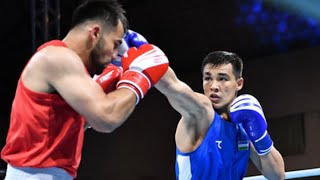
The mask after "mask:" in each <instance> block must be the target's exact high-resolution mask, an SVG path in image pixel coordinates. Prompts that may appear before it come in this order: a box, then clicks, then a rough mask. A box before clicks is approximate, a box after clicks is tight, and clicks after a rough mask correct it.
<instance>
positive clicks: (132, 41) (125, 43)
mask: <svg viewBox="0 0 320 180" xmlns="http://www.w3.org/2000/svg"><path fill="white" fill-rule="evenodd" d="M143 44H148V41H147V40H146V38H144V37H143V36H142V35H141V34H139V33H137V32H135V31H132V30H128V31H127V32H126V33H125V34H124V36H123V39H122V43H121V45H120V46H119V48H118V56H117V58H116V59H115V60H113V61H112V64H114V65H116V66H121V58H122V56H123V54H124V53H126V52H127V51H128V49H129V48H130V47H136V48H138V47H140V46H141V45H143Z"/></svg>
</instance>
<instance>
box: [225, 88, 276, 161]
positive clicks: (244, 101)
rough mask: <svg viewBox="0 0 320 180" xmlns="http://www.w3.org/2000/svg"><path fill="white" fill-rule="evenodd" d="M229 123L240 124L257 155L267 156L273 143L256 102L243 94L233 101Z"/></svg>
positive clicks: (260, 108)
mask: <svg viewBox="0 0 320 180" xmlns="http://www.w3.org/2000/svg"><path fill="white" fill-rule="evenodd" d="M230 117H231V121H232V122H234V123H242V125H243V128H244V130H245V131H246V133H247V135H248V136H249V138H250V140H251V142H252V144H253V145H254V147H255V149H256V151H257V153H258V155H260V156H261V155H265V154H268V153H269V152H270V151H271V149H272V147H273V141H272V139H271V137H270V135H269V134H268V131H267V121H266V118H265V116H264V113H263V111H262V107H261V105H260V103H259V102H258V100H257V99H256V98H255V97H253V96H252V95H249V94H245V95H241V96H238V97H237V98H235V99H234V101H233V102H232V104H231V107H230Z"/></svg>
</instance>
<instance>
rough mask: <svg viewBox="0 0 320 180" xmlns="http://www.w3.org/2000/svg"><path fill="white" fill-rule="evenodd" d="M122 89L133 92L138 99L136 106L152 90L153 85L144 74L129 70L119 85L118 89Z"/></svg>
mask: <svg viewBox="0 0 320 180" xmlns="http://www.w3.org/2000/svg"><path fill="white" fill-rule="evenodd" d="M120 88H127V89H130V90H131V91H133V93H134V94H135V95H136V97H137V101H136V104H138V103H139V101H140V99H143V97H144V95H145V94H146V93H147V92H148V90H149V89H150V88H151V83H150V81H149V79H148V78H147V77H146V76H145V75H144V74H143V73H141V72H139V71H134V70H127V71H126V72H124V74H123V76H122V78H121V79H120V81H119V82H118V83H117V89H120Z"/></svg>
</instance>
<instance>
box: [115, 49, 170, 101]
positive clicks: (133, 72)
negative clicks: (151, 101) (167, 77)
mask: <svg viewBox="0 0 320 180" xmlns="http://www.w3.org/2000/svg"><path fill="white" fill-rule="evenodd" d="M121 61H122V68H123V70H124V73H123V76H122V77H121V79H120V81H119V82H118V83H117V88H118V89H119V88H128V89H130V90H132V91H133V92H134V93H135V95H136V97H137V102H136V104H138V103H139V101H140V99H142V98H143V97H144V95H145V94H146V93H147V92H148V90H149V89H150V88H151V87H152V86H154V85H155V84H156V83H157V82H158V81H159V80H160V78H161V77H162V76H163V75H164V73H165V72H166V71H167V69H168V67H169V61H168V58H167V57H166V55H165V54H164V53H163V52H162V50H161V49H159V48H158V47H157V46H155V45H151V44H144V45H142V46H140V47H139V48H135V47H132V48H130V49H129V50H128V51H127V53H125V54H124V55H123V57H122V60H121Z"/></svg>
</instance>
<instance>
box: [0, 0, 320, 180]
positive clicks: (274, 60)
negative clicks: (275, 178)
mask: <svg viewBox="0 0 320 180" xmlns="http://www.w3.org/2000/svg"><path fill="white" fill-rule="evenodd" d="M81 2H82V1H80V0H64V1H62V0H24V1H21V0H10V1H4V2H3V3H2V6H1V11H0V13H1V14H0V15H1V24H2V27H1V28H0V30H1V31H0V42H1V43H2V48H1V54H2V60H1V68H2V70H1V73H2V74H1V76H0V78H1V82H2V88H1V91H0V92H1V94H0V100H1V101H0V102H1V103H0V106H1V108H0V148H2V147H3V145H4V143H5V138H6V134H7V129H8V127H9V117H10V110H11V103H12V99H13V96H14V93H15V87H16V83H17V80H18V78H19V75H20V72H21V70H22V68H23V67H24V65H25V63H26V62H27V61H28V59H29V58H30V56H31V54H32V53H33V52H34V50H35V49H36V47H37V46H38V45H40V44H41V43H43V42H44V41H47V40H51V39H62V38H63V37H64V36H65V35H66V33H67V31H68V28H69V26H70V23H71V13H72V11H73V9H74V8H75V7H76V6H77V5H78V4H80V3H81ZM119 2H121V3H122V5H123V7H124V9H125V10H126V12H127V18H128V19H129V23H130V29H132V30H135V31H137V32H139V33H141V34H142V35H144V36H145V37H146V38H147V39H148V41H149V42H150V43H153V44H156V45H158V46H159V47H160V48H161V49H162V50H163V51H164V52H165V53H166V54H167V56H168V58H169V59H170V65H171V67H172V68H173V69H174V70H175V71H176V73H177V75H178V77H179V78H180V79H181V80H183V81H184V82H186V83H187V84H189V85H190V86H191V87H192V88H193V89H194V90H195V91H198V92H202V79H201V72H200V66H201V62H202V60H203V58H204V57H205V56H206V54H207V53H209V52H210V51H213V50H226V51H232V52H235V53H237V54H239V55H240V56H241V57H242V59H243V61H244V78H245V87H244V89H243V90H242V91H241V93H251V94H253V95H254V96H256V97H257V98H258V99H259V101H260V102H261V104H262V106H263V107H264V112H265V114H266V117H267V118H268V123H269V132H270V134H271V136H272V137H273V140H274V142H275V146H276V147H277V149H278V150H279V151H280V152H281V154H282V155H283V157H284V160H285V164H286V171H292V170H299V169H308V168H316V167H320V155H319V152H320V131H319V127H320V93H319V92H320V83H319V77H320V71H319V67H320V66H319V65H320V62H319V60H320V59H319V57H320V47H319V45H320V12H319V8H320V1H318V0H308V1H300V0H281V1H276V0H224V1H213V0H188V1H182V0H157V1H155V0H119ZM179 118H180V115H179V114H178V113H177V112H175V111H174V110H173V109H172V108H171V106H170V105H169V103H168V102H167V100H166V98H165V97H164V96H162V95H161V94H159V93H158V92H157V91H156V90H154V89H151V90H150V91H149V93H148V95H147V96H146V97H145V98H144V100H143V101H141V103H140V104H139V105H138V106H137V108H136V110H135V111H134V113H133V114H132V116H131V117H130V118H129V119H128V121H127V122H126V123H124V125H123V126H121V127H120V128H118V129H117V130H116V131H115V132H113V133H111V134H102V133H97V132H94V130H88V131H87V132H86V135H85V144H84V149H83V159H82V161H81V165H80V169H79V173H78V178H77V179H79V180H91V179H95V180H96V179H98V180H100V179H101V180H102V179H112V180H113V179H115V180H118V179H119V180H123V179H130V180H136V179H137V180H170V179H172V180H173V179H174V160H175V145H174V133H175V128H176V125H177V122H178V120H179ZM5 168H6V164H5V163H4V162H3V161H0V174H1V176H3V175H4V174H5V171H4V170H5ZM257 174H259V172H258V171H257V170H256V169H255V167H254V166H252V164H251V163H250V165H249V167H248V176H250V175H257ZM305 179H307V178H305ZM309 179H310V178H309ZM311 179H320V178H316V177H313V178H311Z"/></svg>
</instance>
